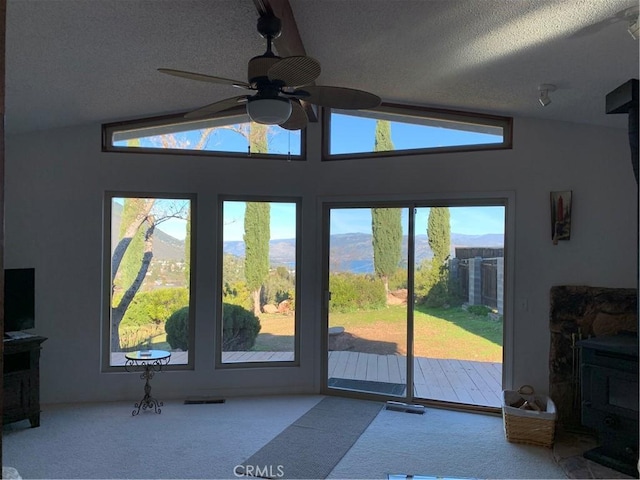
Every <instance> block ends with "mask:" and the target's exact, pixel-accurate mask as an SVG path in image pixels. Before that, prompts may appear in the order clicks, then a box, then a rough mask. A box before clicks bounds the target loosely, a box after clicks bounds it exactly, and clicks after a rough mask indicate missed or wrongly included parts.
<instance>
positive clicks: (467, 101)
mask: <svg viewBox="0 0 640 480" xmlns="http://www.w3.org/2000/svg"><path fill="white" fill-rule="evenodd" d="M265 1H266V3H267V4H268V3H269V1H268V0H265ZM7 3H8V5H7V36H6V49H7V52H6V69H7V74H6V120H5V121H6V130H7V133H8V134H16V133H26V132H31V131H35V130H42V129H49V128H56V127H64V126H72V125H80V124H91V123H94V124H95V123H102V122H112V121H117V120H123V119H131V118H139V117H145V116H155V115H160V114H165V113H175V112H179V111H188V110H191V109H195V108H197V107H200V106H203V105H206V104H208V103H212V102H215V101H217V100H221V99H224V98H227V97H230V96H233V95H237V94H238V92H237V90H236V89H234V88H233V87H231V86H225V85H215V84H208V83H202V82H194V81H189V80H185V79H181V78H176V77H170V76H167V75H162V74H160V73H158V72H157V70H156V69H157V68H158V67H169V68H176V69H182V70H190V71H195V72H201V73H205V74H209V75H216V76H221V77H227V78H233V79H239V80H246V76H247V72H246V66H247V61H248V60H249V59H250V58H251V57H253V56H256V55H260V54H262V53H263V52H264V50H265V41H264V39H263V38H262V37H261V36H260V35H259V34H258V33H257V30H256V21H257V18H258V10H257V8H256V6H257V5H258V6H259V5H260V4H261V3H262V2H261V0H179V1H178V0H126V1H125V0H55V1H52V0H8V2H7ZM271 3H273V4H274V6H278V8H280V7H281V6H282V4H283V3H284V4H285V5H286V1H285V2H283V0H271ZM289 4H290V7H291V11H292V12H293V17H294V20H295V23H296V25H297V30H298V32H299V36H300V39H301V41H302V46H303V47H304V49H305V50H306V53H307V55H309V56H312V57H314V58H316V59H317V60H319V61H320V63H321V65H322V73H321V74H320V77H319V78H318V80H317V81H316V84H318V85H331V86H343V87H351V88H357V89H363V90H367V91H371V92H373V93H376V94H377V95H379V96H380V97H382V99H383V101H386V102H395V103H410V104H415V105H424V106H436V107H447V108H453V109H461V110H470V111H476V112H487V113H498V114H504V115H510V116H525V117H537V118H542V119H550V120H564V121H571V122H579V123H588V124H594V125H605V126H612V127H616V128H625V127H626V122H627V119H626V118H625V116H624V115H606V114H605V108H604V102H605V96H606V94H607V93H608V92H610V91H611V90H613V89H614V88H616V87H618V86H619V85H621V84H623V83H624V82H626V81H627V80H629V79H630V78H638V74H639V71H638V70H639V66H638V41H637V40H634V39H633V38H632V36H631V35H630V34H629V33H628V31H627V28H628V27H629V18H630V17H632V16H633V15H634V14H635V15H636V16H637V7H638V3H637V1H634V0H402V1H400V0H388V1H383V0H315V1H312V0H289ZM288 27H289V25H285V28H288ZM283 36H284V34H283ZM284 40H285V39H283V42H284ZM541 83H551V84H555V85H556V86H557V90H556V91H555V92H553V93H552V94H551V96H552V103H551V104H550V105H548V106H546V107H542V106H541V105H540V104H539V103H538V85H539V84H541Z"/></svg>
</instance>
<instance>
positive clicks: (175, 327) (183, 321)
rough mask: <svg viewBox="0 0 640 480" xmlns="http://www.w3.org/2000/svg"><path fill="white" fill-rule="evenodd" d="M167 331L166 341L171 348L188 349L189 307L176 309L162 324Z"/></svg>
mask: <svg viewBox="0 0 640 480" xmlns="http://www.w3.org/2000/svg"><path fill="white" fill-rule="evenodd" d="M164 329H165V331H166V332H167V343H168V344H169V345H171V348H172V349H178V348H179V349H180V350H188V348H189V307H183V308H181V309H180V310H176V311H175V312H173V313H172V314H171V316H170V317H169V318H168V319H167V323H166V324H165V326H164Z"/></svg>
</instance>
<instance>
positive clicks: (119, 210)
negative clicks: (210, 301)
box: [103, 193, 195, 367]
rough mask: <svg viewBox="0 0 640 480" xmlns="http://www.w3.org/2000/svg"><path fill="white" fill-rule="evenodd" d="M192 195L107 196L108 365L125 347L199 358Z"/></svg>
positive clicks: (180, 360) (119, 359) (177, 358)
mask: <svg viewBox="0 0 640 480" xmlns="http://www.w3.org/2000/svg"><path fill="white" fill-rule="evenodd" d="M194 203H195V202H194V200H193V198H191V197H189V196H163V195H152V196H146V195H130V194H121V193H108V194H107V197H106V202H105V208H106V215H105V218H106V219H107V220H106V221H107V224H106V225H105V240H106V241H105V242H104V244H105V246H106V248H105V250H106V251H105V258H104V260H105V267H104V271H105V281H104V285H105V295H104V298H105V315H104V318H105V321H104V335H103V338H104V341H105V343H106V344H107V345H106V347H107V348H105V349H104V351H105V352H106V354H105V355H106V357H107V358H104V359H103V364H104V365H105V366H107V367H118V366H123V365H124V364H125V361H126V360H125V358H124V356H125V353H126V352H129V351H135V350H147V349H155V350H169V351H171V352H172V356H171V363H170V364H171V365H191V364H193V362H192V358H193V338H194V336H193V333H194V324H193V315H194V309H193V308H191V307H192V306H193V294H192V288H191V285H192V272H191V265H192V264H193V262H192V261H191V260H192V257H193V250H192V248H191V245H192V242H191V238H192V235H191V234H192V230H193V226H192V222H191V219H192V217H193V212H194V206H195V205H194Z"/></svg>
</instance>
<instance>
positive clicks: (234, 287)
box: [222, 282, 253, 309]
mask: <svg viewBox="0 0 640 480" xmlns="http://www.w3.org/2000/svg"><path fill="white" fill-rule="evenodd" d="M222 295H223V301H224V302H225V303H230V304H233V305H240V306H241V307H243V308H246V309H253V300H252V298H251V292H250V291H249V289H248V288H247V284H246V283H244V282H234V283H231V284H230V283H225V284H224V289H223V290H222Z"/></svg>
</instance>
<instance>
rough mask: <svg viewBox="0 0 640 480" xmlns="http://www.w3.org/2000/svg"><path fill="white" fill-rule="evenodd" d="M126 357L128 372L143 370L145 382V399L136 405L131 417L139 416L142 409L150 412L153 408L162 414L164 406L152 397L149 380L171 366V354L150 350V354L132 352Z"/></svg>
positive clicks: (125, 366) (142, 375)
mask: <svg viewBox="0 0 640 480" xmlns="http://www.w3.org/2000/svg"><path fill="white" fill-rule="evenodd" d="M125 357H126V359H127V361H126V363H125V365H124V368H125V370H126V371H127V372H137V371H140V369H142V373H141V374H140V378H142V379H143V380H144V381H145V383H144V397H142V400H140V402H138V403H136V404H135V405H134V410H133V412H131V415H132V416H135V415H138V414H139V413H140V409H142V410H143V411H144V410H147V409H149V410H150V409H151V408H153V410H154V412H155V413H162V410H161V408H160V407H162V406H163V403H162V402H160V401H158V399H156V398H154V397H153V396H152V395H151V385H150V384H149V380H151V379H152V378H153V376H154V375H155V373H156V372H160V371H161V370H162V367H164V366H166V365H168V364H169V360H170V359H171V353H170V352H166V351H164V350H149V352H148V353H147V352H146V351H145V352H140V351H138V352H131V353H128V354H126V355H125Z"/></svg>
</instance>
